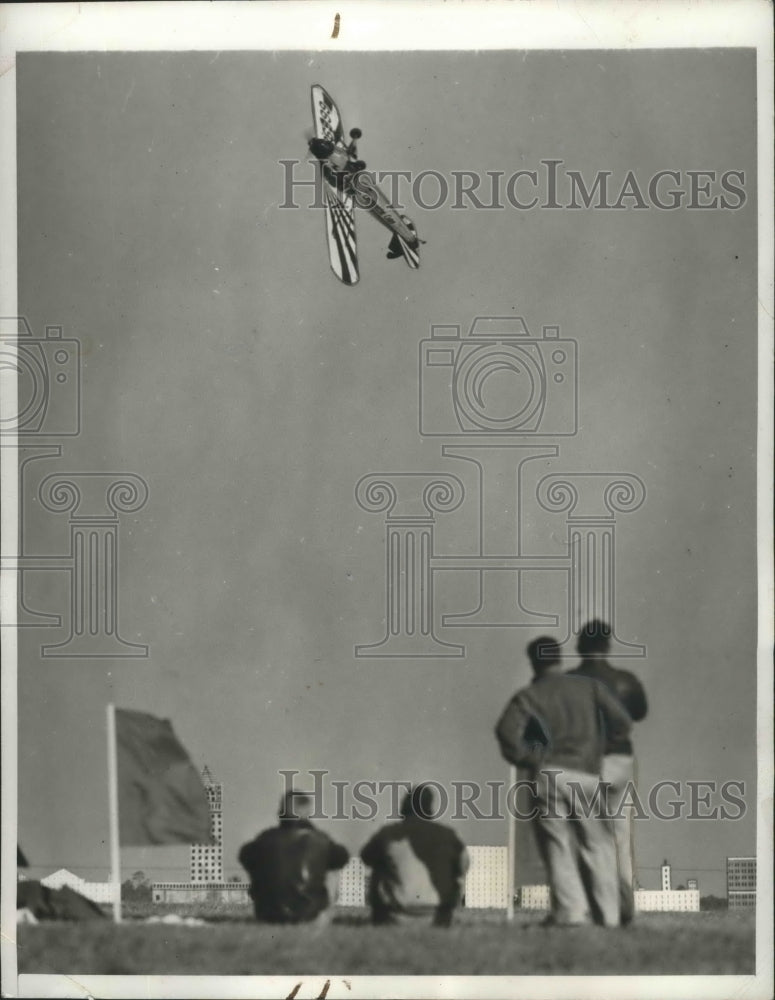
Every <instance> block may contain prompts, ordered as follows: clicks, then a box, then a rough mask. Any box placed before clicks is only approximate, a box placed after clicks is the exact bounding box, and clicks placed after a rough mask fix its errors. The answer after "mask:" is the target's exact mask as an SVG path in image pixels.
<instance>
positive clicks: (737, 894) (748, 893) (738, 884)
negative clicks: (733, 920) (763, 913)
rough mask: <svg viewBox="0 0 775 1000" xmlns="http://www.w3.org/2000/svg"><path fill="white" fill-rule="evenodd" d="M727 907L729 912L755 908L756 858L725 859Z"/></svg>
mask: <svg viewBox="0 0 775 1000" xmlns="http://www.w3.org/2000/svg"><path fill="white" fill-rule="evenodd" d="M727 905H728V906H729V909H730V910H744V909H752V908H754V907H755V906H756V858H727Z"/></svg>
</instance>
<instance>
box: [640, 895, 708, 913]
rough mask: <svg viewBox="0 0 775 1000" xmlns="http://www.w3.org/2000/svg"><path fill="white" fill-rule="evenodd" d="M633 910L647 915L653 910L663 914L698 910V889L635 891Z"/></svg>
mask: <svg viewBox="0 0 775 1000" xmlns="http://www.w3.org/2000/svg"><path fill="white" fill-rule="evenodd" d="M635 909H636V910H638V911H639V912H643V913H649V912H652V911H655V910H660V911H663V912H666V913H667V912H672V913H676V912H680V911H687V910H690V911H694V912H699V909H700V891H699V889H636V890H635Z"/></svg>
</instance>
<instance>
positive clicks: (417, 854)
mask: <svg viewBox="0 0 775 1000" xmlns="http://www.w3.org/2000/svg"><path fill="white" fill-rule="evenodd" d="M434 813H435V809H434V800H433V789H432V788H431V787H430V786H429V785H417V786H416V787H415V788H413V789H411V790H410V791H409V792H408V793H407V795H406V797H405V798H404V802H403V805H402V807H401V815H402V816H403V819H402V820H401V822H400V823H389V824H388V825H387V826H383V827H382V829H381V830H378V831H377V833H375V834H374V836H373V837H372V838H371V840H370V841H369V842H368V844H366V846H365V847H364V848H363V850H362V851H361V858H362V859H363V863H364V864H365V865H368V867H369V868H371V870H372V873H371V879H370V882H369V905H370V906H371V916H372V921H373V922H374V923H375V924H389V923H395V922H397V920H398V919H399V917H401V916H408V917H411V916H423V915H430V914H433V923H434V924H435V925H436V926H437V927H448V926H449V924H450V923H451V921H452V914H453V912H454V910H455V908H456V906H457V905H458V904H459V902H460V899H461V896H462V893H463V882H464V879H465V874H466V871H467V870H468V852H467V851H466V849H465V845H464V844H463V842H462V841H461V840H460V839H459V837H458V836H457V834H456V833H455V832H454V831H453V830H451V829H450V828H449V827H448V826H443V825H442V824H441V823H437V822H435V821H434V820H432V819H431V817H432V816H433V815H434Z"/></svg>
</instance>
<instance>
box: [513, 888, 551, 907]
mask: <svg viewBox="0 0 775 1000" xmlns="http://www.w3.org/2000/svg"><path fill="white" fill-rule="evenodd" d="M519 905H520V907H521V909H523V910H548V909H549V908H550V906H551V897H550V895H549V886H548V885H523V886H521V887H520V890H519Z"/></svg>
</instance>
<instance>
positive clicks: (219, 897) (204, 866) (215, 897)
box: [151, 767, 249, 904]
mask: <svg viewBox="0 0 775 1000" xmlns="http://www.w3.org/2000/svg"><path fill="white" fill-rule="evenodd" d="M202 781H203V783H204V786H205V790H206V792H207V801H208V802H209V804H210V837H211V843H209V844H191V847H190V849H189V850H190V858H191V868H190V876H191V877H190V881H188V882H154V883H153V884H152V886H151V898H152V899H153V902H154V903H182V904H186V903H203V902H216V901H219V902H232V903H247V902H249V896H248V888H249V883H248V882H225V881H224V879H223V785H222V784H221V782H220V781H216V779H215V778H214V777H213V775H212V772H211V771H210V768H209V767H204V768H203V769H202Z"/></svg>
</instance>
